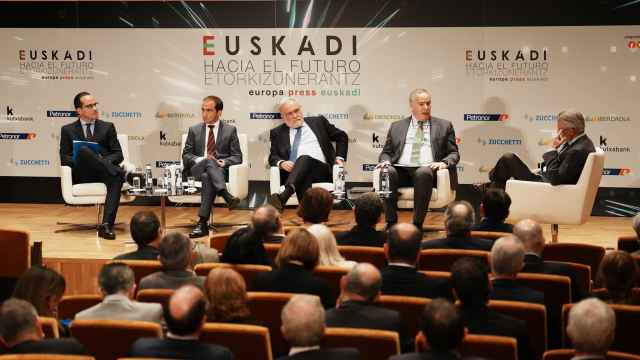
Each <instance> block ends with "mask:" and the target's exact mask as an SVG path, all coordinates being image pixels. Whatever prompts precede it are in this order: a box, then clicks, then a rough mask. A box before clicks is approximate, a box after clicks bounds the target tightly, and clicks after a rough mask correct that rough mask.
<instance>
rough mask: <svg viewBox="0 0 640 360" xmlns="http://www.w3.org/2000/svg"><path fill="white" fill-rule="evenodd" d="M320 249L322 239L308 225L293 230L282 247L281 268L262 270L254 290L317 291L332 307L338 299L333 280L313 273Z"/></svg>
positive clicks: (279, 257)
mask: <svg viewBox="0 0 640 360" xmlns="http://www.w3.org/2000/svg"><path fill="white" fill-rule="evenodd" d="M319 251H320V250H319V245H318V242H317V241H316V239H315V238H314V237H313V235H311V233H309V232H308V231H307V230H306V229H300V230H296V231H293V232H291V233H290V234H289V235H287V237H286V238H285V240H284V242H283V243H282V246H281V247H280V251H278V256H277V257H276V264H275V265H276V266H277V267H278V268H277V269H274V270H273V271H272V272H269V273H260V274H258V275H257V276H256V278H255V280H254V283H253V290H254V291H276V292H289V293H302V294H311V295H317V296H319V297H320V299H321V300H322V305H324V307H325V308H327V309H329V308H332V307H333V306H334V305H335V303H336V300H335V299H334V297H333V295H332V292H331V288H330V287H329V284H328V283H327V282H326V281H325V280H324V279H320V278H317V277H315V276H313V274H312V272H313V269H315V267H316V266H317V265H318V257H319Z"/></svg>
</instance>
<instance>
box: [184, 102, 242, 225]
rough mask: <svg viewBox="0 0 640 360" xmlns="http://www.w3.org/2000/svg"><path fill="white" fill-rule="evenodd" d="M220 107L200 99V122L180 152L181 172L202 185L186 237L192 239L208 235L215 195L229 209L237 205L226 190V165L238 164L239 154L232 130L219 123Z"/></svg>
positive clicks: (233, 127)
mask: <svg viewBox="0 0 640 360" xmlns="http://www.w3.org/2000/svg"><path fill="white" fill-rule="evenodd" d="M223 106H224V105H223V103H222V99H220V98H219V97H217V96H207V97H205V98H204V99H203V100H202V122H201V123H200V124H196V125H193V126H192V127H190V128H189V133H188V134H187V140H186V142H185V144H184V150H183V151H182V163H183V164H184V171H185V173H186V174H189V173H190V174H191V175H192V176H193V177H195V178H196V179H199V180H200V181H201V182H202V194H201V198H202V200H201V202H200V210H199V211H198V217H199V220H198V224H197V225H196V226H195V228H193V230H192V231H191V233H190V234H189V236H190V237H192V238H196V237H202V236H207V235H209V225H208V221H209V214H210V213H211V208H212V206H213V201H214V200H215V198H216V196H218V195H220V196H222V197H223V198H224V201H226V203H227V205H228V206H229V209H233V208H235V207H237V206H238V203H239V202H240V199H238V198H237V197H235V196H233V195H231V193H229V191H227V184H226V179H228V178H229V166H231V165H236V164H240V163H241V162H242V151H241V150H240V140H239V139H238V132H237V130H236V127H235V126H233V125H228V124H225V123H223V122H221V121H220V116H221V115H222V108H223Z"/></svg>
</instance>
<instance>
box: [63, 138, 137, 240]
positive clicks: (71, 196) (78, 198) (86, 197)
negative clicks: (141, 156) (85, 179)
mask: <svg viewBox="0 0 640 360" xmlns="http://www.w3.org/2000/svg"><path fill="white" fill-rule="evenodd" d="M118 142H120V147H121V148H122V156H123V158H124V160H123V161H122V162H121V163H120V167H122V168H123V169H125V171H127V172H131V171H133V170H134V169H135V166H134V165H133V164H132V163H130V162H129V138H128V136H127V135H126V134H118ZM125 185H127V184H126V183H125ZM60 188H61V190H62V198H63V199H64V202H65V203H66V204H67V205H72V206H79V205H94V206H95V207H96V210H97V211H96V222H95V223H94V224H73V223H68V222H58V225H68V226H70V228H66V229H59V230H56V231H55V232H66V231H72V230H89V229H97V228H98V225H100V223H101V219H100V216H101V215H102V207H103V205H104V200H105V197H106V195H107V187H106V186H105V184H103V183H84V184H73V178H72V176H71V167H69V166H60ZM123 189H125V187H124V186H123ZM133 200H135V196H129V195H126V194H122V195H121V196H120V203H128V202H132V201H133Z"/></svg>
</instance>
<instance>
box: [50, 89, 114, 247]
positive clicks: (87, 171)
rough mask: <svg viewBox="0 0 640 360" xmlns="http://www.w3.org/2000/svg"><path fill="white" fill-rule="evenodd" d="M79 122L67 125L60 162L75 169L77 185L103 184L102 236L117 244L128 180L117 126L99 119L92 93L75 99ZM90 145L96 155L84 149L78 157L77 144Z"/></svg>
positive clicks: (62, 141)
mask: <svg viewBox="0 0 640 360" xmlns="http://www.w3.org/2000/svg"><path fill="white" fill-rule="evenodd" d="M73 105H74V107H75V109H76V112H77V113H78V120H76V121H74V122H72V123H70V124H67V125H64V126H63V127H62V131H61V134H60V162H61V164H62V165H64V166H69V167H71V169H72V176H73V183H74V184H80V183H91V182H101V183H104V184H105V185H106V187H107V196H106V199H105V202H104V214H103V218H102V224H101V225H100V226H99V229H98V236H100V237H101V238H104V239H108V240H113V239H115V238H116V234H115V232H114V230H113V224H114V222H115V220H116V213H117V212H118V205H120V191H121V190H122V184H123V183H124V180H125V171H124V170H123V169H122V168H121V167H120V166H119V164H120V163H121V162H122V160H124V158H123V155H122V149H121V148H120V143H119V142H118V136H117V133H116V128H115V126H114V125H113V123H110V122H107V121H102V120H99V119H98V109H97V106H98V103H97V102H96V100H95V98H94V97H93V96H92V95H91V94H89V93H88V92H84V91H83V92H81V93H78V94H77V95H76V96H75V97H74V98H73ZM74 141H88V142H94V143H97V144H98V147H99V148H98V149H97V150H98V151H97V152H94V150H92V149H91V148H90V147H89V146H82V147H80V149H79V150H78V151H77V152H76V154H75V156H74V152H73V142H74Z"/></svg>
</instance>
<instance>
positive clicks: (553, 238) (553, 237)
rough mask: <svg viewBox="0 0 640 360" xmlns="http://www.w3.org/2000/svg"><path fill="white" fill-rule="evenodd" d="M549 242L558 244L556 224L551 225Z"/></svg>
mask: <svg viewBox="0 0 640 360" xmlns="http://www.w3.org/2000/svg"><path fill="white" fill-rule="evenodd" d="M551 242H552V243H557V242H558V224H551Z"/></svg>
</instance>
